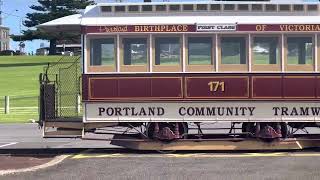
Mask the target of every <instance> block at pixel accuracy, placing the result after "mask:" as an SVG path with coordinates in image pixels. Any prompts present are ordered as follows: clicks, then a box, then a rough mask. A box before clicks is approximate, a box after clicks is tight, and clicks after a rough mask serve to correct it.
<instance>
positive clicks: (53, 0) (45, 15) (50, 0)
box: [11, 0, 94, 54]
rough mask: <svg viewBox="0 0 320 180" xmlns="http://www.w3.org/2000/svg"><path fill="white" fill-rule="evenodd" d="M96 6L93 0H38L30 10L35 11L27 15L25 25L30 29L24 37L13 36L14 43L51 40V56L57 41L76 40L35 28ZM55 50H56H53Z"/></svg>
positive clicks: (67, 35) (23, 33)
mask: <svg viewBox="0 0 320 180" xmlns="http://www.w3.org/2000/svg"><path fill="white" fill-rule="evenodd" d="M91 4H94V1H92V0H38V4H37V5H31V6H30V8H31V9H32V10H33V11H34V12H32V13H28V14H26V20H25V21H24V22H23V25H24V26H26V27H28V28H29V29H28V30H24V31H22V35H11V38H12V39H13V40H14V41H29V40H35V39H42V40H50V54H53V53H54V52H55V47H52V46H53V45H55V43H56V40H60V39H68V38H76V37H75V36H74V35H70V34H66V33H63V34H48V33H46V32H43V31H41V30H39V29H35V28H34V27H35V26H37V25H40V24H43V23H45V22H48V21H52V20H54V19H58V18H61V17H64V16H69V15H72V14H77V13H79V10H80V9H85V7H86V6H88V5H91ZM52 48H54V49H52Z"/></svg>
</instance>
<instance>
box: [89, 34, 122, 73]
mask: <svg viewBox="0 0 320 180" xmlns="http://www.w3.org/2000/svg"><path fill="white" fill-rule="evenodd" d="M101 39H113V44H114V49H113V54H114V63H113V64H111V65H91V61H92V54H93V52H92V43H91V42H92V41H93V40H101ZM86 52H87V53H86V54H87V55H86V59H87V60H86V61H85V62H86V67H87V71H88V72H116V67H117V63H118V62H117V38H116V37H115V36H101V35H91V36H88V37H87V38H86Z"/></svg>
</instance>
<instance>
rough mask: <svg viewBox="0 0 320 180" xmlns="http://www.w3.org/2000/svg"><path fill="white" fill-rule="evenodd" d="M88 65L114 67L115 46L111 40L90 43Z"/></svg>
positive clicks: (93, 40)
mask: <svg viewBox="0 0 320 180" xmlns="http://www.w3.org/2000/svg"><path fill="white" fill-rule="evenodd" d="M90 47H91V49H90V65H91V66H102V65H114V63H115V44H114V39H113V38H108V39H92V40H91V42H90Z"/></svg>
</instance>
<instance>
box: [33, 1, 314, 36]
mask: <svg viewBox="0 0 320 180" xmlns="http://www.w3.org/2000/svg"><path fill="white" fill-rule="evenodd" d="M173 4H174V5H184V4H194V5H197V4H207V5H208V7H209V5H211V4H248V5H250V4H263V5H266V4H275V5H277V6H279V5H281V4H285V5H294V4H298V5H303V6H306V5H317V10H316V11H313V12H308V11H307V10H305V11H302V12H295V11H290V12H286V11H284V12H279V11H277V12H267V11H265V8H264V9H263V12H252V11H237V10H234V11H226V10H221V11H219V12H213V11H210V10H208V11H197V10H193V11H183V10H182V9H180V11H178V12H170V11H169V10H167V11H165V12H156V11H155V10H154V8H153V10H152V11H151V12H143V11H142V8H141V7H142V6H144V5H154V6H153V7H155V6H156V5H166V6H170V5H173ZM134 5H138V6H139V7H140V8H139V12H134V13H132V12H127V11H128V10H127V9H128V8H127V7H128V6H134ZM106 6H108V7H112V9H113V10H112V11H111V12H103V10H102V8H103V7H106ZM116 6H122V7H126V8H125V9H126V11H125V12H115V10H114V7H116ZM181 7H182V6H181ZM319 16H320V5H319V2H315V1H303V0H290V1H289V0H271V1H196V2H151V3H99V4H97V5H92V6H88V7H87V8H86V9H85V10H84V11H83V12H82V13H81V14H76V15H71V16H66V17H63V18H59V19H56V20H53V21H50V22H47V23H44V24H41V25H39V26H38V27H39V28H42V29H44V30H47V31H75V32H76V31H78V32H80V29H81V26H103V25H150V24H152V25H166V24H212V23H217V24H218V23H224V24H228V23H230V24H236V23H237V24H320V18H319Z"/></svg>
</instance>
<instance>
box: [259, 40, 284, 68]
mask: <svg viewBox="0 0 320 180" xmlns="http://www.w3.org/2000/svg"><path fill="white" fill-rule="evenodd" d="M253 41H254V42H253V58H254V64H278V63H279V61H278V59H279V40H278V38H277V37H255V38H254V40H253Z"/></svg>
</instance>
